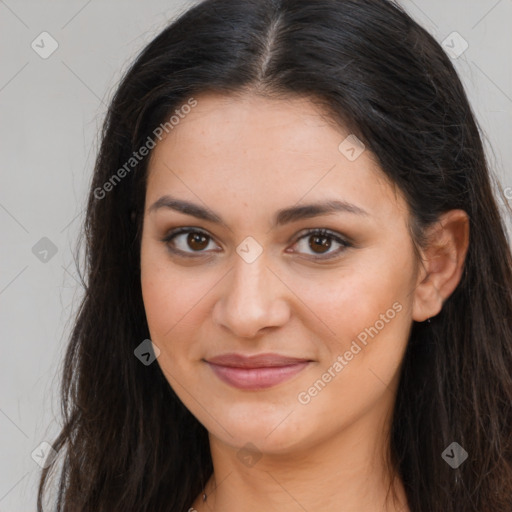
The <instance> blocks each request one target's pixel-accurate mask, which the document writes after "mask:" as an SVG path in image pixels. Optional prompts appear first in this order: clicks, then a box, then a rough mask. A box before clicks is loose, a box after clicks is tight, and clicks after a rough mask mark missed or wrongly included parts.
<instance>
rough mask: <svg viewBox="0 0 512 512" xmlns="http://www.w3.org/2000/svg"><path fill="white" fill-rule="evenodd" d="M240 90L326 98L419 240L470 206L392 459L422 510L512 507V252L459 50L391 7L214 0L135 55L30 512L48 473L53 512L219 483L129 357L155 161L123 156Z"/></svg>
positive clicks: (415, 354)
mask: <svg viewBox="0 0 512 512" xmlns="http://www.w3.org/2000/svg"><path fill="white" fill-rule="evenodd" d="M243 91H251V92H252V93H254V94H260V95H263V96H267V97H273V98H290V97H293V96H302V97H309V98H311V99H313V100H314V101H316V102H319V103H321V104H322V105H323V106H324V107H325V109H326V112H328V113H329V114H330V118H331V119H332V120H333V122H336V123H338V124H339V125H341V126H343V127H345V128H348V129H349V130H350V132H351V133H353V134H355V135H356V136H357V137H358V138H359V139H361V140H362V141H363V142H364V143H365V145H366V147H367V148H368V149H369V150H370V151H371V152H372V153H373V154H374V155H375V157H376V158H377V160H378V162H379V164H380V166H381V168H382V170H383V172H384V173H385V174H386V175H387V176H388V177H389V178H390V179H391V180H392V182H393V183H395V184H396V185H397V186H398V187H399V189H400V190H401V191H402V193H403V194H404V195H405V197H406V199H407V201H408V204H409V207H410V211H411V219H412V224H413V225H414V226H415V231H414V233H413V239H414V241H415V242H416V243H418V244H421V240H422V233H424V232H425V228H427V227H428V226H430V225H431V224H432V223H433V222H435V221H436V220H437V219H438V218H439V216H440V214H442V213H443V212H446V211H448V210H451V209H456V208H457V209H458V208H460V209H463V210H465V211H466V212H467V214H468V216H469V219H470V245H469V250H468V253H467V257H466V262H465V266H464V272H463V276H462V279H461V281H460V283H459V285H458V287H457V288H456V290H455V291H454V293H453V294H452V295H451V296H450V297H449V299H447V300H446V302H445V303H444V306H443V309H442V311H441V313H440V314H439V315H437V316H436V317H435V318H433V319H432V321H431V322H430V323H421V324H420V323H415V322H414V323H413V326H412V330H411V336H410V339H409V343H408V348H407V351H406V354H405V359H404V361H403V366H402V373H401V381H400V385H399V389H398V395H397V401H396V407H395V410H394V417H393V423H392V434H391V453H392V464H393V469H394V470H395V471H396V473H397V474H398V475H399V476H400V478H401V479H402V481H403V483H404V486H405V490H406V493H407V499H408V502H409V506H410V508H411V510H412V511H413V512H484V511H485V512H506V511H510V510H512V297H511V291H512V275H511V269H512V261H511V253H510V247H509V244H508V241H507V235H506V230H505V225H504V222H503V219H502V217H501V215H500V212H499V208H498V204H497V201H496V199H495V197H494V195H493V186H494V184H493V182H492V175H491V174H490V171H489V168H488V164H487V161H486V157H485V154H484V150H483V147H482V140H481V130H480V129H479V127H478V125H477V123H476V121H475V117H474V114H473V112H472V109H471V107H470V105H469V102H468V99H467V96H466V94H465V91H464V89H463V86H462V84H461V82H460V80H459V78H458V76H457V74H456V72H455V70H454V67H453V65H452V63H451V61H450V58H449V57H448V56H447V55H446V54H445V53H444V51H443V49H442V48H441V46H440V45H439V44H438V43H437V42H436V41H435V39H434V38H433V37H432V36H431V35H429V34H428V32H426V31H425V30H424V29H423V28H421V27H420V26H419V25H418V24H417V23H416V22H414V21H413V20H412V19H411V18H410V17H409V16H408V15H407V14H406V13H405V12H404V11H403V10H402V9H401V8H400V7H399V6H397V5H395V4H393V3H391V2H389V1H386V0H315V1H311V0H261V1H254V0H206V1H203V2H201V3H199V4H197V5H194V6H193V7H192V8H190V9H189V10H187V11H186V12H184V13H183V14H181V15H180V17H179V18H178V19H177V20H175V21H173V22H172V24H170V25H169V26H168V27H167V28H166V29H165V30H163V31H162V32H161V33H160V34H159V35H158V36H157V37H156V38H155V39H154V40H153V41H152V42H151V43H150V44H149V45H148V46H147V47H146V48H145V49H144V50H143V51H142V52H141V53H140V55H139V56H138V57H137V59H136V60H135V62H134V63H133V65H132V66H131V68H130V69H129V70H128V72H127V73H126V74H125V76H124V78H123V79H122V81H121V83H120V85H119V87H118V89H117V92H116V93H115V96H114V98H113V100H112V102H111V104H110V107H109V110H108V113H107V116H106V119H105V123H104V127H103V132H102V143H101V147H100V150H99V154H98V157H97V161H96V165H95V170H94V176H93V179H92V184H91V190H90V195H89V199H88V207H87V214H86V218H85V224H84V230H83V233H84V235H83V239H82V240H83V241H84V242H85V253H84V254H85V262H84V267H83V269H82V275H83V276H84V284H85V292H84V298H83V301H82V303H81V305H80V308H79V311H78V312H77V317H76V322H75V324H74V329H73V331H72V335H71V339H70V343H69V346H68V348H67V352H66V355H65V359H64V361H63V375H62V391H61V394H62V414H63V426H62V430H61V432H60V434H59V435H58V437H57V439H56V440H55V441H54V443H53V447H54V449H55V450H57V451H58V452H59V457H57V459H56V460H55V461H54V463H53V464H52V465H51V466H50V467H49V468H48V469H45V470H43V472H42V475H41V481H40V485H39V494H38V510H39V512H41V511H42V510H43V501H44V499H43V498H44V497H45V496H46V490H48V487H49V482H50V481H51V479H49V478H48V477H49V476H50V475H52V474H55V475H56V476H57V475H59V479H58V481H57V483H56V485H55V489H56V494H55V500H54V504H53V505H52V507H53V510H56V511H66V512H71V511H77V512H78V511H80V512H112V511H121V510H122V511H127V510H130V511H135V510H136V511H140V512H142V511H148V512H160V511H161V512H164V511H165V512H169V511H172V512H183V511H185V510H187V509H188V507H190V505H191V504H192V502H193V501H194V499H195V498H196V496H197V495H198V494H199V493H200V492H201V489H202V486H203V484H204V483H205V482H206V481H207V480H208V478H209V476H210V475H211V473H212V461H211V456H210V451H209V443H208V436H207V431H206V429H205V428H204V427H203V426H202V425H201V424H200V423H199V422H198V421H197V420H196V418H195V417H194V416H192V415H191V413H190V412H189V411H188V410H187V409H186V408H185V406H184V405H183V404H182V403H181V401H180V400H179V399H178V398H177V396H176V394H175V393H174V392H173V390H172V388H171V387H170V385H169V383H168V382H167V380H166V379H165V377H164V375H163V374H162V371H161V369H160V367H159V366H158V364H151V365H148V366H145V365H144V364H141V362H140V361H139V360H138V359H137V358H136V357H135V356H134V349H135V348H136V347H137V346H138V345H139V344H140V343H141V342H142V341H143V340H145V339H148V338H149V331H148V326H147V322H146V317H145V313H144V306H143V302H142V294H141V285H140V265H139V263H140V253H139V249H140V235H141V225H142V224H141V223H142V212H143V210H144V196H145V178H146V168H147V162H148V156H145V157H143V158H140V159H139V158H137V161H136V162H135V161H134V160H130V159H131V158H134V156H133V154H134V152H137V151H138V150H139V148H141V147H142V146H144V145H145V144H148V140H149V139H151V140H154V139H155V133H156V132H155V130H156V129H157V128H158V127H159V126H160V125H161V124H162V123H165V122H166V121H167V120H168V119H169V116H170V115H172V113H173V112H175V110H176V109H179V108H180V107H181V106H182V105H185V104H187V103H188V102H189V101H190V99H191V98H194V97H198V96H199V94H201V93H204V92H220V93H223V94H237V93H239V92H243ZM167 129H170V127H169V125H168V126H167ZM127 162H130V164H129V165H128V166H127V165H126V164H127ZM123 166H124V169H125V172H124V173H123V172H119V169H121V168H123ZM114 175H116V176H117V178H114V177H113V176H114ZM107 182H108V183H110V185H106V183H107ZM452 442H457V443H458V444H460V445H461V446H462V447H463V448H464V449H465V450H466V451H467V453H468V458H467V460H465V461H464V462H463V463H462V464H461V465H460V466H459V467H458V468H456V469H453V468H452V467H451V466H450V465H449V464H447V462H446V461H445V460H444V458H443V457H442V453H443V451H444V450H445V449H446V448H447V447H448V446H449V445H450V444H451V443H452Z"/></svg>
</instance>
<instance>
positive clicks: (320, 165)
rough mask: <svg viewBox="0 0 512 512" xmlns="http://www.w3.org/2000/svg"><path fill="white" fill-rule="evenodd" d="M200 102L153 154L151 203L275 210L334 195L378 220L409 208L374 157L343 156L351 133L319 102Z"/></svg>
mask: <svg viewBox="0 0 512 512" xmlns="http://www.w3.org/2000/svg"><path fill="white" fill-rule="evenodd" d="M195 100H196V101H197V104H196V106H194V107H193V108H191V109H190V110H189V111H188V113H187V114H182V115H181V116H180V119H179V122H178V123H177V124H175V125H174V126H173V128H172V130H170V132H169V134H168V135H167V136H166V137H165V138H163V139H162V140H161V141H160V142H158V143H157V145H156V147H155V149H154V150H153V152H152V155H151V159H150V162H149V166H148V173H149V175H148V184H147V196H148V198H149V199H150V200H157V199H158V196H159V195H163V194H165V193H172V195H174V196H176V195H178V196H181V197H183V198H187V199H190V200H196V201H197V199H201V200H203V199H204V202H205V203H206V204H208V199H210V200H213V201H219V200H221V199H222V202H224V203H225V204H226V202H227V201H228V199H229V202H230V203H231V205H232V204H233V201H235V200H237V201H242V202H243V203H246V204H253V206H255V207H257V208H258V209H259V210H261V209H262V208H264V209H265V208H271V209H272V210H276V209H278V208H280V207H283V206H288V205H289V204H294V203H297V202H299V201H301V200H303V201H304V202H312V201H317V200H320V199H323V198H326V197H327V196H328V198H329V199H334V198H337V199H339V200H345V201H349V200H350V202H351V203H353V204H359V205H360V206H361V207H362V208H364V209H365V210H370V211H373V212H374V213H375V214H383V212H384V211H387V212H388V213H389V212H390V211H392V210H393V209H395V210H396V208H397V207H402V209H403V207H404V202H403V198H401V197H400V195H398V196H397V194H396V190H395V187H393V186H392V184H391V183H390V182H389V180H388V179H387V178H386V176H385V175H384V173H383V172H382V171H381V170H380V169H379V166H378V165H377V163H376V159H375V157H374V156H373V155H372V154H371V153H370V151H368V150H364V151H363V152H362V153H361V154H360V156H358V157H357V158H356V159H355V160H350V159H348V158H347V156H346V154H345V153H344V152H343V151H340V143H342V142H343V141H344V140H345V139H346V138H347V137H348V136H349V135H350V133H349V132H348V131H347V130H346V129H344V128H343V127H341V126H339V125H337V124H336V123H334V122H333V121H332V119H331V118H329V116H328V115H327V114H326V112H325V111H323V110H322V109H321V108H320V107H319V106H318V103H316V102H314V101H312V100H310V99H307V98H298V97H297V98H289V99H286V100H283V99H269V98H264V97H261V96H256V95H252V94H246V95H242V96H240V95H237V96H228V95H220V94H211V93H210V94H204V95H199V96H196V97H195ZM177 108H178V109H179V107H177ZM187 110H188V109H187ZM349 140H350V139H349ZM356 149H358V148H356ZM363 205H364V206H363ZM220 206H222V204H221V205H220ZM212 209H213V210H216V208H212Z"/></svg>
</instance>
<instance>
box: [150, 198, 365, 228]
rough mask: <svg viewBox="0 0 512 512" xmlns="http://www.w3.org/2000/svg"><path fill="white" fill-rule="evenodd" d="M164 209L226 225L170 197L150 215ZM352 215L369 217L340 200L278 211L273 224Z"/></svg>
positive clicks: (152, 208)
mask: <svg viewBox="0 0 512 512" xmlns="http://www.w3.org/2000/svg"><path fill="white" fill-rule="evenodd" d="M162 208H167V209H171V210H175V211H177V212H180V213H184V214H185V215H191V216H192V217H196V218H198V219H202V220H206V221H209V222H212V223H214V224H225V222H224V221H223V220H222V217H220V216H219V215H217V214H216V213H214V212H212V211H211V210H208V209H207V208H203V207H202V206H200V205H198V204H195V203H192V202H190V201H185V200H183V199H177V198H175V197H172V196H170V195H165V196H162V197H160V198H159V199H157V200H156V201H155V202H154V203H153V204H152V205H151V206H150V207H149V208H148V213H152V212H155V211H157V210H160V209H162ZM339 212H344V213H351V214H354V215H361V216H365V215H369V214H368V212H367V211H366V210H363V209H362V208H360V207H359V206H356V205H355V204H351V203H347V202H346V201H340V200H338V199H332V200H328V201H324V202H316V203H310V204H305V205H302V206H292V207H289V208H283V209H282V210H278V211H277V212H276V214H275V216H274V219H273V222H272V228H276V227H278V226H282V225H284V224H290V223H292V222H296V221H298V220H303V219H309V218H313V217H318V216H320V215H329V214H333V213H339Z"/></svg>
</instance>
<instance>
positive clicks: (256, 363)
mask: <svg viewBox="0 0 512 512" xmlns="http://www.w3.org/2000/svg"><path fill="white" fill-rule="evenodd" d="M308 361H310V359H305V358H302V357H290V356H283V355H280V354H270V353H269V354H256V355H253V356H244V355H241V354H234V353H233V354H222V355H219V356H215V357H210V358H209V359H207V362H208V363H212V364H217V365H219V366H229V367H232V368H266V367H272V366H289V365H292V364H299V363H305V362H308Z"/></svg>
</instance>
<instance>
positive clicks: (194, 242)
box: [162, 228, 212, 256]
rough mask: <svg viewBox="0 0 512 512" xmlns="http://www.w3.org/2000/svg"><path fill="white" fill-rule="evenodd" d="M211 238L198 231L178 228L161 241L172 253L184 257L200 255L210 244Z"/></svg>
mask: <svg viewBox="0 0 512 512" xmlns="http://www.w3.org/2000/svg"><path fill="white" fill-rule="evenodd" d="M211 240H212V239H211V237H210V236H209V235H207V234H206V233H204V232H203V231H200V230H198V229H192V228H178V229H175V230H174V231H171V232H170V233H169V234H168V235H166V236H165V238H164V239H163V240H162V241H163V242H165V244H166V245H167V247H168V248H169V250H170V251H171V252H173V253H179V254H183V255H185V256H194V253H198V254H197V255H199V256H200V255H202V253H203V252H206V251H205V249H206V248H207V247H208V245H209V244H210V242H211Z"/></svg>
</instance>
